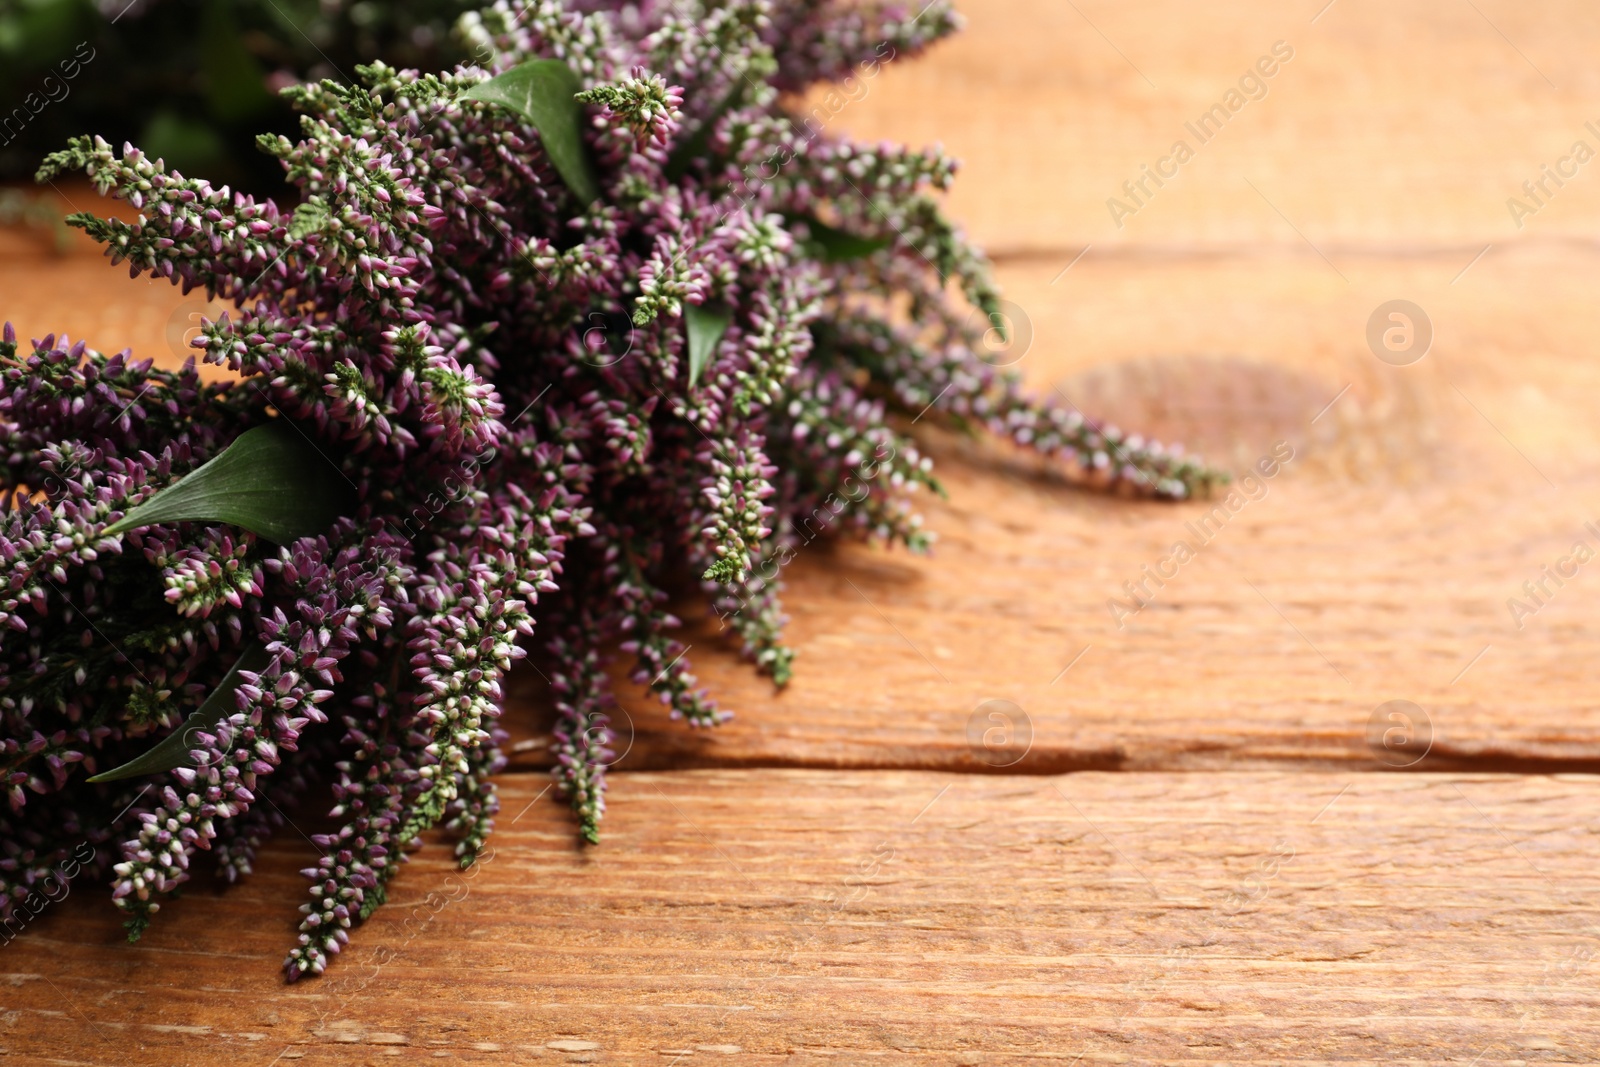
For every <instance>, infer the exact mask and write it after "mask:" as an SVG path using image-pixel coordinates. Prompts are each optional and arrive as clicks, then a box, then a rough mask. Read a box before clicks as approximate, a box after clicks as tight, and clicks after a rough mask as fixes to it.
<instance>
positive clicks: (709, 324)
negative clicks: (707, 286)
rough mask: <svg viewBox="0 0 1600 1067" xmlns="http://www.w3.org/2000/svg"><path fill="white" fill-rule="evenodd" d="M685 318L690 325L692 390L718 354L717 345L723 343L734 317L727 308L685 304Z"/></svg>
mask: <svg viewBox="0 0 1600 1067" xmlns="http://www.w3.org/2000/svg"><path fill="white" fill-rule="evenodd" d="M683 317H684V319H685V320H686V321H687V322H688V325H689V387H690V388H691V389H692V388H694V385H695V383H696V382H698V381H699V380H700V375H701V374H702V373H704V372H705V369H706V365H707V364H709V363H710V362H711V360H712V357H714V356H715V355H716V354H717V345H719V344H721V343H722V335H723V334H725V333H727V332H728V326H729V324H730V323H732V322H733V316H732V315H731V314H729V313H728V311H727V310H726V309H725V308H720V307H704V306H702V305H700V304H685V305H684V306H683Z"/></svg>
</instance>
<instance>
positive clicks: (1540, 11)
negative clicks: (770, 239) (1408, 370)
mask: <svg viewBox="0 0 1600 1067" xmlns="http://www.w3.org/2000/svg"><path fill="white" fill-rule="evenodd" d="M960 7H961V8H962V11H963V13H964V14H965V15H966V17H967V21H968V26H967V29H966V32H965V33H963V34H962V35H960V36H958V37H956V38H954V39H952V40H949V41H946V42H943V43H941V44H940V45H938V46H937V48H936V50H935V51H934V52H933V54H932V55H930V56H928V57H927V58H925V59H921V60H916V61H912V62H904V63H902V62H891V63H889V64H887V65H886V66H885V67H884V68H883V70H882V72H881V74H880V75H879V76H878V77H877V78H875V79H871V80H867V81H863V82H861V83H860V84H858V85H856V86H854V87H850V91H849V93H848V94H846V95H841V96H840V97H839V98H836V99H835V101H834V103H833V104H832V106H829V107H826V108H825V109H824V111H823V112H822V116H823V117H824V118H827V120H828V123H827V125H828V127H829V128H830V129H838V130H847V131H849V132H850V133H851V134H853V135H858V136H861V137H864V138H867V139H870V140H879V139H882V140H888V141H893V142H897V143H908V144H914V145H930V144H936V143H939V144H943V145H944V146H945V147H946V149H947V151H949V153H950V154H951V155H953V156H955V157H957V158H959V159H961V160H962V163H963V170H962V173H961V175H960V176H959V178H958V180H957V182H956V187H955V190H954V192H953V193H952V197H951V204H952V207H953V210H954V212H955V214H956V216H957V217H958V218H960V219H962V220H963V221H964V222H965V223H966V224H967V225H968V226H969V227H970V229H971V230H972V232H973V234H974V235H975V236H976V237H977V238H978V239H979V240H980V241H982V242H983V243H985V244H986V245H988V246H989V248H990V249H991V251H993V252H996V253H999V254H1011V253H1015V252H1021V251H1030V250H1031V251H1038V250H1041V249H1042V250H1048V251H1058V250H1061V249H1070V250H1071V252H1073V253H1075V252H1077V250H1078V249H1079V248H1081V247H1083V245H1084V244H1085V243H1087V242H1093V243H1095V244H1096V245H1097V247H1111V246H1121V245H1129V246H1133V245H1137V246H1151V245H1160V246H1168V245H1178V246H1185V245H1194V244H1203V245H1210V246H1217V245H1221V246H1238V245H1244V244H1281V245H1287V246H1295V245H1298V244H1299V243H1300V240H1301V238H1300V236H1299V235H1298V234H1297V232H1296V229H1298V230H1299V231H1301V232H1303V233H1304V234H1306V235H1308V236H1309V237H1310V239H1311V240H1312V241H1315V242H1316V243H1317V244H1318V245H1320V246H1323V247H1324V248H1326V249H1329V250H1330V254H1331V252H1332V251H1333V250H1337V249H1339V248H1341V247H1344V246H1372V245H1379V246H1384V247H1393V248H1406V247H1409V248H1416V247H1428V246H1441V245H1444V246H1454V245H1459V246H1462V247H1468V248H1470V250H1471V252H1475V251H1476V250H1477V249H1478V248H1481V247H1482V246H1483V244H1484V243H1485V242H1489V241H1494V242H1510V241H1515V240H1523V239H1526V238H1528V237H1531V236H1538V235H1543V236H1553V235H1562V234H1583V235H1586V236H1587V235H1589V234H1592V233H1593V232H1594V229H1595V225H1596V223H1597V222H1600V183H1597V182H1596V181H1595V180H1594V177H1593V175H1590V174H1589V173H1588V170H1586V169H1582V168H1574V166H1573V164H1572V163H1568V164H1566V165H1565V167H1564V169H1565V170H1566V171H1567V172H1568V180H1563V184H1562V185H1561V186H1559V187H1558V186H1557V185H1556V184H1554V183H1553V182H1549V181H1547V184H1546V186H1545V189H1546V194H1547V195H1543V196H1541V197H1540V199H1541V200H1542V201H1543V202H1544V204H1545V206H1542V207H1539V208H1538V210H1537V212H1536V213H1535V215H1534V216H1533V217H1524V218H1523V219H1522V220H1521V221H1522V222H1523V223H1524V226H1523V227H1522V228H1520V229H1519V228H1518V227H1517V225H1516V223H1515V221H1514V220H1513V218H1512V215H1511V213H1510V211H1509V210H1508V207H1507V204H1506V201H1507V200H1508V199H1509V198H1510V197H1513V196H1524V197H1525V194H1524V193H1523V192H1522V183H1523V182H1524V181H1537V180H1539V179H1541V178H1542V177H1543V175H1544V172H1543V170H1542V169H1541V168H1542V167H1543V166H1544V165H1550V166H1552V167H1554V166H1555V165H1556V164H1557V163H1558V162H1559V161H1560V160H1561V158H1562V157H1564V156H1566V155H1567V154H1568V153H1569V152H1570V150H1571V147H1572V145H1573V143H1574V142H1575V141H1578V140H1583V141H1586V142H1587V143H1588V145H1589V147H1590V148H1591V149H1594V150H1600V133H1595V132H1593V131H1590V130H1588V129H1586V123H1589V122H1591V121H1595V122H1596V123H1597V126H1600V111H1596V109H1595V107H1594V80H1595V74H1594V64H1593V62H1592V58H1591V57H1592V55H1593V51H1594V42H1595V39H1596V37H1597V36H1600V17H1597V15H1596V12H1595V9H1594V7H1593V5H1587V4H1583V3H1581V2H1579V0H1553V2H1549V3H1541V4H1517V3H1513V2H1511V0H1474V2H1473V3H1463V4H1437V3H1430V2H1429V0H1334V2H1332V3H1330V2H1329V0H1297V2H1295V3H1292V4H1282V3H1274V2H1272V0H1237V2H1234V3H1230V4H1226V5H1214V6H1212V7H1208V8H1206V9H1205V10H1204V11H1203V12H1202V11H1200V10H1197V9H1195V8H1192V7H1190V6H1188V5H1177V4H1171V5H1168V4H1159V5H1155V6H1151V5H1140V6H1133V5H1128V4H1120V3H1116V2H1115V0H1074V2H1073V3H1070V4H1063V3H1058V2H1055V0H985V2H984V3H982V4H962V5H960ZM1319 12H1320V15H1319ZM1313 20H1315V21H1313ZM1280 41H1281V42H1283V44H1284V45H1285V46H1287V47H1288V48H1292V49H1293V51H1294V58H1293V59H1291V60H1290V61H1288V62H1287V63H1282V64H1277V63H1276V62H1275V61H1271V62H1269V63H1268V64H1267V66H1266V67H1265V68H1263V69H1275V73H1274V74H1273V75H1272V77H1270V78H1268V79H1264V80H1263V82H1262V84H1263V85H1264V87H1265V90H1266V94H1265V96H1264V97H1262V98H1261V99H1257V100H1248V101H1246V100H1245V98H1244V97H1243V95H1241V97H1240V98H1238V99H1239V102H1240V103H1241V104H1242V106H1241V107H1239V108H1238V110H1237V111H1236V112H1229V113H1228V119H1227V122H1226V124H1225V125H1224V126H1223V128H1222V130H1221V132H1220V133H1216V132H1215V131H1214V128H1212V127H1208V128H1207V130H1205V131H1202V132H1205V133H1207V134H1208V136H1209V137H1210V139H1209V140H1208V141H1204V142H1202V140H1201V139H1200V138H1199V137H1196V136H1195V134H1194V133H1192V132H1190V131H1189V130H1188V129H1187V128H1186V126H1185V124H1186V123H1189V124H1193V123H1197V122H1198V120H1199V119H1200V118H1201V116H1202V115H1203V114H1205V113H1206V111H1207V109H1209V108H1211V107H1212V106H1214V105H1217V104H1219V103H1223V102H1224V101H1225V98H1226V95H1227V93H1228V92H1229V90H1230V89H1235V88H1237V87H1238V83H1239V81H1240V79H1241V78H1242V77H1244V76H1245V74H1246V73H1247V72H1249V71H1250V70H1251V69H1252V68H1253V67H1254V65H1255V64H1256V63H1257V62H1258V61H1259V60H1261V59H1262V58H1263V57H1268V58H1269V60H1270V57H1271V53H1272V48H1273V45H1274V44H1275V43H1276V42H1280ZM1246 90H1247V91H1249V92H1255V93H1259V90H1255V89H1253V88H1252V87H1251V86H1249V85H1247V87H1246ZM841 102H842V106H840V104H841ZM812 106H813V107H816V106H818V102H816V101H814V102H813V105H812ZM1179 140H1184V141H1186V142H1187V143H1188V145H1189V146H1190V148H1191V149H1192V150H1193V152H1194V156H1193V158H1192V159H1190V160H1189V161H1188V162H1186V163H1184V164H1183V165H1182V166H1181V167H1176V168H1175V167H1174V166H1173V164H1170V163H1169V164H1166V165H1165V169H1167V170H1168V171H1169V172H1170V171H1172V170H1173V169H1176V170H1177V176H1176V177H1175V178H1172V179H1170V180H1168V181H1166V183H1165V184H1164V185H1163V186H1162V187H1160V188H1157V187H1156V186H1155V185H1154V184H1153V183H1152V182H1148V181H1147V183H1146V190H1147V191H1148V192H1149V193H1150V194H1151V195H1150V196H1148V197H1145V196H1142V195H1141V199H1143V200H1144V205H1143V206H1139V204H1138V201H1135V200H1130V198H1129V197H1128V195H1127V194H1126V193H1125V192H1124V191H1123V183H1124V182H1125V181H1131V180H1136V179H1138V178H1140V177H1141V176H1142V174H1143V172H1142V170H1141V167H1142V166H1145V165H1148V166H1151V167H1152V168H1154V167H1155V166H1156V165H1157V164H1158V163H1159V161H1160V160H1161V159H1162V158H1163V157H1167V156H1170V155H1171V153H1172V148H1173V145H1174V143H1175V142H1176V141H1179ZM1574 169H1576V170H1577V173H1578V175H1579V176H1578V177H1577V178H1575V179H1574V178H1572V175H1571V172H1572V171H1574ZM1252 183H1253V185H1254V188H1252ZM1111 197H1121V198H1122V199H1123V200H1124V202H1126V203H1130V204H1131V205H1132V206H1134V207H1136V208H1137V211H1136V213H1135V214H1133V215H1132V216H1130V217H1125V218H1123V219H1122V220H1121V221H1122V223H1123V226H1122V227H1121V228H1118V227H1117V226H1116V225H1115V224H1114V223H1113V221H1112V218H1111V213H1110V211H1109V210H1108V208H1107V204H1106V201H1107V200H1108V199H1109V198H1111ZM1535 203H1536V202H1534V201H1529V204H1530V206H1533V205H1534V204H1535ZM1471 252H1469V253H1468V254H1469V255H1470V254H1471Z"/></svg>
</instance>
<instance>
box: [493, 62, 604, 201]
mask: <svg viewBox="0 0 1600 1067" xmlns="http://www.w3.org/2000/svg"><path fill="white" fill-rule="evenodd" d="M582 89H583V86H582V85H581V84H580V83H579V81H578V76H577V75H576V74H574V73H572V68H571V67H569V66H567V65H566V64H565V63H563V62H562V61H561V60H559V59H535V60H531V61H530V62H527V63H524V64H522V65H521V66H518V67H513V68H511V69H510V70H508V71H506V72H505V73H504V74H497V75H495V76H494V77H493V78H490V79H489V80H488V81H484V82H479V83H478V84H477V85H474V86H473V87H472V88H470V89H468V90H467V91H466V92H464V93H462V94H461V99H463V100H482V101H484V102H486V103H490V104H499V105H500V106H502V107H508V108H510V109H511V110H512V111H515V112H516V113H517V114H519V115H521V116H522V117H523V118H525V119H527V120H528V122H530V123H531V124H532V125H533V127H534V129H536V130H538V131H539V140H540V141H541V142H542V143H543V144H544V152H545V155H547V156H549V157H550V162H551V163H552V164H553V165H554V166H555V168H556V173H557V174H559V175H561V180H562V181H564V182H566V183H567V188H568V189H571V190H572V191H573V193H574V194H575V195H576V196H577V197H578V199H580V200H582V201H583V202H584V203H585V204H592V203H594V202H595V201H596V200H598V199H600V183H599V182H598V181H596V180H595V176H594V168H593V167H592V166H591V165H590V163H589V153H588V150H587V149H586V148H585V147H584V144H583V138H582V137H581V136H580V135H579V130H580V129H581V128H582V125H583V105H582V104H580V103H578V101H577V100H575V99H573V98H574V97H575V96H576V95H577V94H578V93H579V92H580V91H581V90H582Z"/></svg>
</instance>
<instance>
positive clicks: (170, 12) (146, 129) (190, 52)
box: [0, 0, 474, 193]
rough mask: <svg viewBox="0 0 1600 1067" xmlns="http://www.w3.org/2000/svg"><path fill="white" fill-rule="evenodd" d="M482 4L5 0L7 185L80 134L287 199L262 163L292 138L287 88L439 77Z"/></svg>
mask: <svg viewBox="0 0 1600 1067" xmlns="http://www.w3.org/2000/svg"><path fill="white" fill-rule="evenodd" d="M472 6H474V5H473V3H472V0H0V180H26V179H31V178H32V176H33V172H34V170H35V169H36V168H37V166H38V164H39V160H40V159H41V158H42V157H43V156H44V155H45V154H46V153H48V152H52V151H54V150H56V149H58V148H61V147H62V146H63V145H64V144H65V143H66V140H67V138H68V137H71V136H73V135H76V134H83V133H93V134H99V135H100V136H102V137H104V138H106V140H108V141H110V142H111V143H113V144H115V145H118V146H119V147H120V146H121V144H122V142H123V141H131V142H133V143H134V144H136V145H138V146H139V147H140V148H143V149H144V150H145V151H147V152H149V153H150V154H151V155H154V156H161V157H163V158H164V159H166V161H167V163H168V164H169V165H171V166H174V167H176V168H178V169H179V170H181V171H184V172H186V173H192V174H197V175H201V174H203V175H204V176H205V177H207V178H209V179H211V180H213V181H215V182H218V183H220V182H229V183H231V184H233V185H234V186H235V187H239V188H244V189H248V190H250V191H251V192H256V193H273V192H277V191H279V190H280V189H281V187H282V186H281V180H282V179H281V172H280V169H279V167H278V166H277V164H276V163H275V162H274V161H273V160H271V159H268V158H267V157H265V156H262V155H261V154H259V153H258V152H257V151H256V148H255V138H256V135H257V134H259V133H262V132H263V131H269V130H270V131H275V132H282V133H285V134H289V135H291V136H292V135H294V133H295V130H296V128H297V126H296V122H295V118H294V115H293V113H292V112H291V111H290V110H289V108H288V107H286V106H285V105H284V104H283V103H282V101H281V100H279V99H278V95H277V90H278V89H280V88H282V87H283V86H285V85H287V84H290V83H292V82H294V81H301V80H305V79H317V78H333V79H336V80H338V81H344V82H348V81H349V77H350V76H351V75H353V74H354V71H355V66H356V64H358V63H370V62H372V61H373V60H374V59H382V60H383V61H384V62H386V63H389V64H391V65H393V66H397V67H418V68H421V69H423V70H439V69H442V68H444V67H446V66H449V65H451V64H453V63H455V62H456V61H458V60H459V59H461V58H462V54H461V52H460V49H459V47H458V46H457V45H456V43H455V41H454V40H453V38H452V37H451V34H450V28H451V26H452V25H453V24H454V22H455V20H456V18H457V16H459V15H460V14H461V12H462V11H464V10H466V9H468V8H469V7H472Z"/></svg>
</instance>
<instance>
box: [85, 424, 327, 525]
mask: <svg viewBox="0 0 1600 1067" xmlns="http://www.w3.org/2000/svg"><path fill="white" fill-rule="evenodd" d="M354 503H355V501H354V494H353V493H352V492H351V489H350V483H349V480H348V479H346V478H345V476H344V474H343V473H342V472H340V470H339V468H337V467H335V466H334V465H333V464H332V463H331V462H330V461H329V460H328V458H327V457H326V456H324V455H323V454H322V451H321V450H320V449H318V448H317V446H316V445H314V444H312V443H311V442H310V441H309V440H307V439H306V437H305V435H304V434H303V433H301V432H300V430H299V429H297V428H296V427H294V426H292V425H290V424H289V423H287V422H285V421H284V420H282V419H276V420H274V421H272V422H269V423H266V424H265V425H262V426H256V427H254V428H252V429H249V430H246V431H245V432H244V433H242V434H240V435H239V436H238V438H237V439H235V440H234V442H233V444H231V445H229V446H228V447H227V448H225V449H223V450H222V452H221V453H220V454H219V455H217V456H214V457H213V458H212V459H211V460H209V461H208V462H206V463H203V464H201V465H200V466H198V467H196V468H195V469H194V470H192V471H190V472H189V473H188V474H186V475H184V476H183V477H182V478H180V479H178V480H177V481H176V482H173V483H172V484H171V485H169V486H167V487H166V488H164V489H162V490H161V491H160V492H158V493H156V495H155V496H153V497H151V498H150V499H149V500H146V501H145V502H144V503H142V504H140V505H138V506H137V507H135V508H133V510H131V511H129V512H128V513H127V514H126V515H124V516H123V517H122V518H120V519H118V520H117V521H116V522H114V523H112V524H111V525H110V526H107V527H106V529H105V533H106V534H108V535H109V534H121V533H127V532H128V531H129V530H137V529H138V528H139V527H141V526H150V525H153V524H155V523H158V522H225V523H230V524H231V525H234V526H240V527H243V528H244V529H246V530H249V531H250V532H251V533H253V534H256V535H258V536H260V537H265V538H266V539H267V540H269V541H275V542H277V543H279V544H287V543H288V542H290V541H293V540H295V539H297V538H300V537H305V536H307V535H308V534H315V533H321V532H322V531H323V530H326V529H327V528H328V527H329V526H331V525H333V522H334V520H335V519H337V518H339V516H341V515H347V514H349V513H350V512H351V511H354V510H355V508H354Z"/></svg>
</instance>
